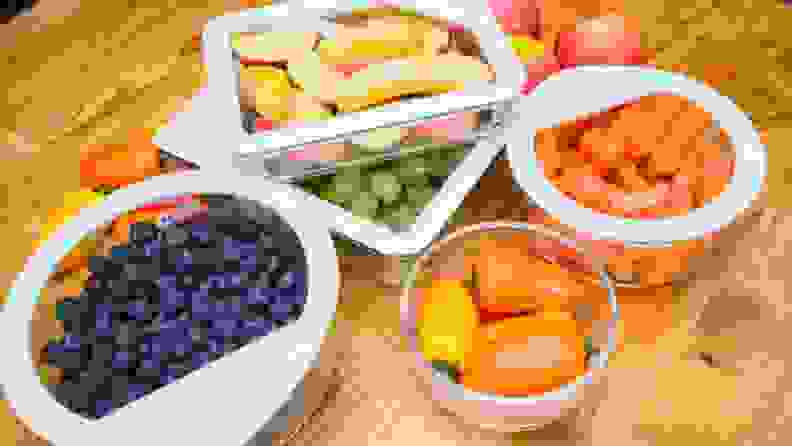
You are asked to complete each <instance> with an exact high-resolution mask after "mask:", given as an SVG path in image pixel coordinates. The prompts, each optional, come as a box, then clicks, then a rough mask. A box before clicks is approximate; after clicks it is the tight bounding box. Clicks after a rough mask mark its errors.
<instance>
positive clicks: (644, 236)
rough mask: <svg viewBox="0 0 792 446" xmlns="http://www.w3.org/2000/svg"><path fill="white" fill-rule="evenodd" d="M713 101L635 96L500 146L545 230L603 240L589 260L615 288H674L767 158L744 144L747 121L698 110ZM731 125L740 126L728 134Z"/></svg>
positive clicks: (756, 180)
mask: <svg viewBox="0 0 792 446" xmlns="http://www.w3.org/2000/svg"><path fill="white" fill-rule="evenodd" d="M616 74H618V73H616ZM722 100H723V98H722V97H719V98H717V99H716V100H715V101H712V102H707V101H703V102H702V103H700V102H699V101H698V99H696V100H695V101H694V100H691V99H688V98H686V97H683V96H678V95H676V94H671V93H656V94H651V95H646V96H642V97H640V98H637V99H635V100H633V101H631V102H628V103H624V104H621V105H619V106H615V107H611V108H610V109H607V110H604V111H600V112H596V113H589V114H585V115H580V116H579V117H578V118H577V119H573V120H568V121H564V122H561V123H559V124H558V125H556V126H554V127H549V128H541V129H538V130H537V131H536V132H535V134H531V135H529V138H528V144H527V146H526V145H525V144H518V145H510V146H508V149H507V150H508V151H509V159H510V164H511V167H512V169H513V172H514V176H515V178H516V179H517V182H518V183H519V184H520V186H521V188H522V189H523V190H524V191H525V192H526V193H527V194H528V195H530V196H531V198H532V200H534V201H535V202H536V203H537V204H538V205H539V206H540V207H542V208H543V209H544V210H545V211H546V212H547V214H548V215H549V218H548V219H547V221H546V222H545V223H546V224H549V225H556V226H557V227H558V228H559V229H561V228H566V229H569V230H571V233H573V234H574V236H575V238H578V239H579V240H581V241H583V240H587V241H590V240H599V241H602V242H604V243H602V244H600V245H597V247H600V248H603V249H601V250H600V252H598V255H602V256H603V257H605V258H606V263H607V267H608V270H609V272H610V273H611V274H612V276H613V278H614V280H615V282H617V283H618V284H619V286H633V287H635V286H638V287H646V286H660V285H666V284H669V283H678V282H682V281H684V280H686V279H687V278H688V277H689V273H691V272H692V270H691V264H690V260H692V259H694V258H696V257H700V256H702V255H703V254H705V253H706V252H707V251H706V250H707V248H708V247H711V246H712V243H711V242H712V240H713V239H715V238H716V237H717V235H718V233H719V232H720V231H721V230H722V229H723V228H724V227H726V226H728V225H730V224H731V223H732V222H733V221H734V220H735V219H736V218H738V217H739V216H740V215H741V214H743V213H744V212H745V211H746V209H749V205H750V204H751V203H752V201H753V200H754V199H756V197H757V194H758V193H759V191H760V188H761V184H762V183H763V180H764V175H765V170H766V169H765V164H766V160H765V158H766V154H765V153H764V152H763V151H762V150H756V151H755V149H754V147H755V145H754V144H751V141H752V140H753V139H755V138H753V135H751V127H750V121H746V120H745V118H744V117H743V116H742V113H740V112H739V111H736V112H734V111H732V112H728V113H727V111H723V110H721V111H722V112H723V115H722V116H720V118H722V120H719V119H718V118H716V116H715V115H713V114H711V113H710V112H709V111H707V110H705V109H704V108H703V106H709V107H710V109H713V110H714V109H717V108H718V107H720V108H723V107H722V105H721V104H720V101H722ZM702 104H703V105H702ZM732 108H733V107H732ZM732 121H735V122H736V123H737V124H739V125H730V126H729V127H730V128H729V129H728V133H727V129H726V128H724V126H723V125H724V124H727V123H729V124H731V123H732ZM742 124H747V125H742ZM519 128H520V125H517V126H516V127H515V132H517V131H519ZM520 134H522V133H520ZM515 135H516V133H515ZM523 139H525V138H523ZM757 141H758V139H757Z"/></svg>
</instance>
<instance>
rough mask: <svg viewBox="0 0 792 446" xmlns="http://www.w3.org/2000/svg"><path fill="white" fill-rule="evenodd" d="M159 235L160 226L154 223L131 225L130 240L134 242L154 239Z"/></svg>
mask: <svg viewBox="0 0 792 446" xmlns="http://www.w3.org/2000/svg"><path fill="white" fill-rule="evenodd" d="M158 235H159V228H157V226H156V225H155V224H152V223H142V222H141V223H133V224H132V225H130V226H129V240H130V241H131V242H134V243H143V242H147V241H150V240H154V239H156V238H157V236H158Z"/></svg>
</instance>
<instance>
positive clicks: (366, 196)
mask: <svg viewBox="0 0 792 446" xmlns="http://www.w3.org/2000/svg"><path fill="white" fill-rule="evenodd" d="M349 206H350V209H349V210H350V212H352V214H353V215H355V216H357V217H360V218H368V219H371V218H375V217H376V214H377V209H378V208H379V200H377V197H375V196H374V195H373V194H371V193H367V192H362V193H360V194H359V195H358V197H357V198H356V199H354V200H352V201H351V202H350V204H349Z"/></svg>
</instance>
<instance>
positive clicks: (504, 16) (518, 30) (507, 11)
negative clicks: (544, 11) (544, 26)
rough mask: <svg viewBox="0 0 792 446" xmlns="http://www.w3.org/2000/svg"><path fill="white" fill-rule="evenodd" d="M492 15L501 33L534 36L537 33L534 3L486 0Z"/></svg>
mask: <svg viewBox="0 0 792 446" xmlns="http://www.w3.org/2000/svg"><path fill="white" fill-rule="evenodd" d="M487 3H488V4H489V7H490V11H491V12H492V15H494V16H495V17H497V18H498V23H499V24H500V25H501V29H503V32H505V33H507V34H524V35H531V36H536V35H537V34H538V32H539V18H540V17H539V7H538V4H537V3H536V2H534V1H515V0H488V2H487Z"/></svg>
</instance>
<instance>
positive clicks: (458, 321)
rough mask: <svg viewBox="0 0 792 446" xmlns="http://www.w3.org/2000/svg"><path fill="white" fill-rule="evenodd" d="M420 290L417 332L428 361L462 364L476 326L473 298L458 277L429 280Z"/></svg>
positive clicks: (462, 365) (469, 349) (476, 317)
mask: <svg viewBox="0 0 792 446" xmlns="http://www.w3.org/2000/svg"><path fill="white" fill-rule="evenodd" d="M416 290H417V291H418V290H420V295H421V301H420V303H419V307H418V323H417V329H418V336H419V342H420V349H421V351H422V352H423V354H424V356H425V358H426V360H427V361H445V362H448V363H449V364H451V365H453V366H455V367H460V368H463V367H464V366H465V357H466V355H468V354H470V351H471V348H472V343H473V338H474V335H475V332H476V329H477V327H478V315H477V314H476V306H475V304H474V303H473V298H472V296H471V295H470V293H469V292H468V289H467V288H465V285H464V282H463V281H461V280H432V281H431V282H430V283H429V286H428V287H424V288H416Z"/></svg>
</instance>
